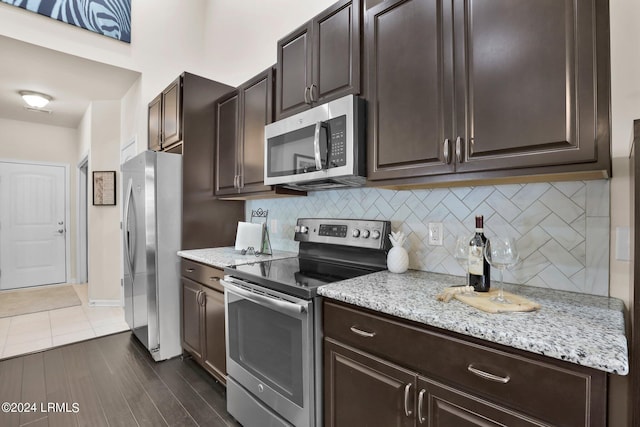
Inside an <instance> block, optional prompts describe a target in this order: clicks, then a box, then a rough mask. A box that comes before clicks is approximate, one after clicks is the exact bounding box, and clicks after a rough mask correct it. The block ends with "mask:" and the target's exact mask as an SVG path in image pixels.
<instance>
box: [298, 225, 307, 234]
mask: <svg viewBox="0 0 640 427" xmlns="http://www.w3.org/2000/svg"><path fill="white" fill-rule="evenodd" d="M308 231H309V227H307V226H306V225H301V226H300V233H302V234H307V232H308Z"/></svg>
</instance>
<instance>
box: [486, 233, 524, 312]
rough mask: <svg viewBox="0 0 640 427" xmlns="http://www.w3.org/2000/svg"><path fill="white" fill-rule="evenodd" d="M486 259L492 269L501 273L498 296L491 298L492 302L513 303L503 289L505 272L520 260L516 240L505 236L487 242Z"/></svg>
mask: <svg viewBox="0 0 640 427" xmlns="http://www.w3.org/2000/svg"><path fill="white" fill-rule="evenodd" d="M484 257H485V258H486V259H487V262H488V263H489V264H490V265H491V266H492V267H494V268H496V269H497V270H499V271H500V281H499V285H500V286H499V288H498V295H497V296H495V297H491V298H490V300H491V301H494V302H497V303H499V304H510V303H511V301H509V300H508V299H506V298H505V297H504V292H503V290H502V288H503V287H504V283H503V279H504V270H506V269H507V268H511V267H513V266H515V265H516V264H517V263H518V260H519V254H518V248H517V247H516V239H514V238H513V237H503V236H498V237H492V238H491V239H490V240H487V244H486V245H485V247H484Z"/></svg>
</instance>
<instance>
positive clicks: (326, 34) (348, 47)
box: [310, 0, 361, 102]
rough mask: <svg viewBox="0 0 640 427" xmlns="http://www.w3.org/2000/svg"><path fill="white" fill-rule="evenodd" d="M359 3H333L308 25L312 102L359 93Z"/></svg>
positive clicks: (357, 0)
mask: <svg viewBox="0 0 640 427" xmlns="http://www.w3.org/2000/svg"><path fill="white" fill-rule="evenodd" d="M360 1H361V0H353V1H352V0H343V1H341V2H339V3H336V4H335V5H333V6H332V7H331V8H329V9H328V10H326V11H324V12H323V13H322V14H320V15H318V16H317V17H316V18H314V20H313V22H312V25H313V33H312V34H313V79H312V82H313V83H312V85H311V88H310V91H311V92H310V96H311V98H312V100H313V101H314V102H327V101H330V100H331V99H336V98H339V97H341V96H345V95H349V94H352V93H353V94H358V93H360Z"/></svg>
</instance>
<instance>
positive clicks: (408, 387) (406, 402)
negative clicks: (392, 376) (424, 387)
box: [404, 383, 413, 417]
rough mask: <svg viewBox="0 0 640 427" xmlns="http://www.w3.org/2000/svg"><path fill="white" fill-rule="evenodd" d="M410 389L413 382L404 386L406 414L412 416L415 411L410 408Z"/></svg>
mask: <svg viewBox="0 0 640 427" xmlns="http://www.w3.org/2000/svg"><path fill="white" fill-rule="evenodd" d="M409 390H411V383H409V384H407V385H406V386H404V414H405V415H406V416H407V417H410V416H411V414H413V411H411V410H410V409H409Z"/></svg>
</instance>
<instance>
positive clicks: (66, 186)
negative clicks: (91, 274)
mask: <svg viewBox="0 0 640 427" xmlns="http://www.w3.org/2000/svg"><path fill="white" fill-rule="evenodd" d="M0 163H17V164H21V165H36V166H53V167H62V168H63V169H64V223H65V228H66V230H67V232H66V233H64V246H65V268H64V270H65V272H64V278H65V283H71V281H70V280H69V279H70V277H69V275H70V274H71V244H70V243H71V238H70V236H69V231H70V230H71V227H70V224H71V222H70V221H71V205H70V200H71V194H70V189H71V187H70V185H69V164H68V163H57V162H40V161H31V160H18V159H2V158H0ZM74 281H75V278H74Z"/></svg>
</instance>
